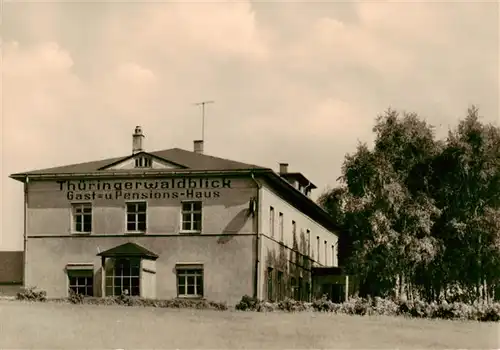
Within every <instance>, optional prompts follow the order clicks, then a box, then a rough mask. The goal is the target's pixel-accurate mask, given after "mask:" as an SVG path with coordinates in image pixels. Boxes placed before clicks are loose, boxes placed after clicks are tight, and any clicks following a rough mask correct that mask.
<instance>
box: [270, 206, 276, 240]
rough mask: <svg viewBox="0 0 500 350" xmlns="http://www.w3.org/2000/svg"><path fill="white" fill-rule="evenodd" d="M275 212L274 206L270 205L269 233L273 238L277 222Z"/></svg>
mask: <svg viewBox="0 0 500 350" xmlns="http://www.w3.org/2000/svg"><path fill="white" fill-rule="evenodd" d="M275 216H276V215H275V212H274V207H273V206H270V207H269V235H270V236H271V238H274V229H275V226H276V223H275Z"/></svg>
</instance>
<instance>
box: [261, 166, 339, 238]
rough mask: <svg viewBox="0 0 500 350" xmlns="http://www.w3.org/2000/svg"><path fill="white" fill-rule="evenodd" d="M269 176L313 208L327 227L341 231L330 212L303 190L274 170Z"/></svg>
mask: <svg viewBox="0 0 500 350" xmlns="http://www.w3.org/2000/svg"><path fill="white" fill-rule="evenodd" d="M267 175H268V178H269V179H271V180H272V181H274V182H275V183H276V184H279V185H281V186H282V187H284V189H286V190H287V191H288V192H289V193H290V194H292V195H293V196H294V197H295V198H296V199H298V200H299V201H301V203H303V204H304V205H306V206H307V207H309V208H310V209H311V210H313V211H315V212H316V213H317V214H318V215H319V217H320V218H321V222H320V223H321V224H322V225H323V226H325V227H326V228H327V229H329V230H332V231H340V230H341V228H340V226H339V225H338V224H337V223H336V222H335V221H334V219H333V218H332V217H331V216H330V214H328V213H327V212H326V211H325V210H324V209H323V208H321V207H320V206H319V205H317V204H316V203H315V202H314V201H313V200H312V199H311V198H309V197H307V196H306V195H304V194H303V193H302V192H300V191H299V190H297V189H296V188H295V187H293V186H292V185H291V184H290V183H289V182H288V181H286V180H285V179H284V178H282V177H281V176H280V175H279V174H277V173H275V172H274V171H272V172H270V173H269V174H267Z"/></svg>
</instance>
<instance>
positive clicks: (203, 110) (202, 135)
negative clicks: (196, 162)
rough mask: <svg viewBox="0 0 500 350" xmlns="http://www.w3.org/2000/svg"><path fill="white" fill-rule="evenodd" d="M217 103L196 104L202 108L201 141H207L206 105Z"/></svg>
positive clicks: (203, 102) (204, 102)
mask: <svg viewBox="0 0 500 350" xmlns="http://www.w3.org/2000/svg"><path fill="white" fill-rule="evenodd" d="M214 102H215V101H202V102H197V103H195V105H196V106H201V140H202V141H204V140H205V105H206V104H209V103H214Z"/></svg>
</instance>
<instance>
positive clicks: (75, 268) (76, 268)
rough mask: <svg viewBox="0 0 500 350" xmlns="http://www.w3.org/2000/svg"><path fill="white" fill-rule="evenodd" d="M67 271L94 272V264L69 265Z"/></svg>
mask: <svg viewBox="0 0 500 350" xmlns="http://www.w3.org/2000/svg"><path fill="white" fill-rule="evenodd" d="M66 270H68V271H82V270H83V271H87V270H94V264H92V263H69V264H67V265H66Z"/></svg>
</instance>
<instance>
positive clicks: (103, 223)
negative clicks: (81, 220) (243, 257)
mask: <svg viewBox="0 0 500 350" xmlns="http://www.w3.org/2000/svg"><path fill="white" fill-rule="evenodd" d="M179 180H182V179H179ZM193 180H196V181H199V179H193ZM215 180H218V181H219V183H218V185H221V184H222V179H215ZM162 181H165V183H166V184H168V181H169V179H159V180H155V179H150V180H148V179H139V180H137V182H139V183H141V184H142V183H144V182H147V183H148V184H150V185H151V186H154V185H156V186H157V187H158V188H156V189H153V190H149V189H143V188H142V187H144V186H143V185H141V188H140V189H138V190H135V187H136V182H135V181H134V180H132V181H130V180H112V181H105V182H107V183H111V186H112V188H113V190H105V191H96V190H95V188H96V186H97V185H96V184H95V181H94V182H93V186H92V188H91V189H90V190H88V188H89V184H90V182H86V183H82V184H81V186H82V187H81V188H84V186H86V188H87V190H83V191H79V190H78V186H79V185H80V183H79V182H76V181H75V182H72V183H71V187H70V189H73V186H75V187H76V191H70V190H68V186H67V184H60V183H57V182H55V181H35V182H30V184H29V189H28V191H29V192H28V213H27V221H28V222H27V224H28V225H27V226H28V236H61V235H70V234H71V233H72V215H71V203H73V202H75V203H76V202H92V203H93V232H92V234H95V235H117V234H118V235H119V234H123V233H125V229H126V202H127V201H132V200H133V199H134V198H137V197H139V196H142V195H144V196H147V197H149V196H152V197H153V198H148V199H147V200H146V201H147V203H148V204H147V205H148V215H147V230H146V232H145V234H178V233H179V231H180V225H181V202H182V201H183V200H188V199H193V200H196V199H198V198H197V197H196V193H198V194H200V195H201V196H202V199H201V200H202V201H203V224H202V227H203V229H202V233H207V234H221V233H222V234H235V233H254V232H256V227H255V226H254V220H252V219H251V216H250V215H249V212H248V205H249V200H250V198H252V197H254V196H256V193H257V189H256V185H255V184H254V183H253V182H252V181H251V180H250V179H242V178H232V179H228V180H226V184H227V183H229V182H228V181H230V187H226V188H211V189H197V188H194V189H193V190H190V189H176V188H174V189H166V188H161V187H162V185H161V182H162ZM187 181H189V180H187ZM102 182H104V180H103V181H102ZM126 183H128V184H130V186H127V187H131V188H132V189H126V188H125V187H126V185H125V184H126ZM188 185H189V183H187V184H186V186H188ZM114 186H118V187H120V188H121V189H120V190H116V189H114V188H115V187H114ZM188 191H193V192H192V194H194V195H195V197H194V198H188V196H187V195H186V194H187V193H188ZM183 193H184V195H183ZM99 195H102V198H100V197H99ZM134 196H135V197H134ZM155 197H159V198H155ZM141 200H142V199H141Z"/></svg>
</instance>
